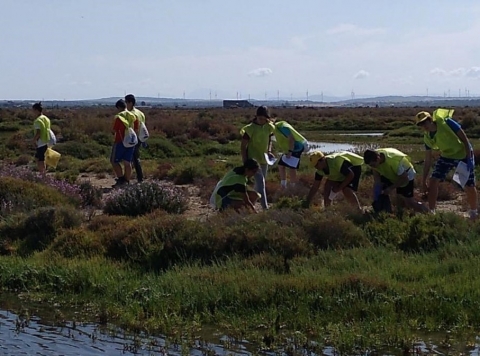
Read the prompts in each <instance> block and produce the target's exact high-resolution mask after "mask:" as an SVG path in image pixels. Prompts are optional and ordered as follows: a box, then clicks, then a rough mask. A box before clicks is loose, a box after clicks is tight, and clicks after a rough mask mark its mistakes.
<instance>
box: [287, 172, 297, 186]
mask: <svg viewBox="0 0 480 356" xmlns="http://www.w3.org/2000/svg"><path fill="white" fill-rule="evenodd" d="M288 175H289V178H290V184H291V185H292V186H294V185H295V184H297V169H296V168H289V169H288Z"/></svg>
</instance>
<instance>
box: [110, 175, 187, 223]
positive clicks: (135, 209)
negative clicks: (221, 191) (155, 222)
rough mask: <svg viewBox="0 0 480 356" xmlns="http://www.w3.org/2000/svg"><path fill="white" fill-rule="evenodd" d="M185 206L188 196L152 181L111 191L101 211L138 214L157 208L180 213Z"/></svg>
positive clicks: (111, 213) (114, 213)
mask: <svg viewBox="0 0 480 356" xmlns="http://www.w3.org/2000/svg"><path fill="white" fill-rule="evenodd" d="M187 208H188V198H187V197H186V196H185V194H184V193H183V191H182V190H180V189H178V188H176V187H173V186H170V185H165V184H162V183H160V182H158V181H152V182H143V183H140V184H136V185H130V186H128V187H126V188H125V189H121V190H114V191H112V193H111V195H110V196H109V197H108V198H107V199H106V201H105V205H104V208H103V211H104V213H106V214H109V215H127V216H138V215H144V214H147V213H150V212H152V211H154V210H157V209H161V210H165V211H166V212H167V213H171V214H181V213H183V212H185V211H186V210H187Z"/></svg>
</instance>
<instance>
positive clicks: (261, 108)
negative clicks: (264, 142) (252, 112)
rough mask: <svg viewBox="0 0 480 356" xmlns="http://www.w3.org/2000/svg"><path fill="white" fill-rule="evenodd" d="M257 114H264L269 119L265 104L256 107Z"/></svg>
mask: <svg viewBox="0 0 480 356" xmlns="http://www.w3.org/2000/svg"><path fill="white" fill-rule="evenodd" d="M257 116H264V117H267V118H269V119H270V113H269V112H268V108H267V107H266V106H259V107H258V108H257Z"/></svg>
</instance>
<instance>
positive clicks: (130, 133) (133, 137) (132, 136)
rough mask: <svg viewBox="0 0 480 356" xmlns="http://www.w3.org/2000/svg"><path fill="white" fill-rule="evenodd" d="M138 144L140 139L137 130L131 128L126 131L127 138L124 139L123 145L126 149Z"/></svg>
mask: <svg viewBox="0 0 480 356" xmlns="http://www.w3.org/2000/svg"><path fill="white" fill-rule="evenodd" d="M137 143H138V137H137V134H136V133H135V130H134V129H133V128H131V127H129V128H128V129H127V128H126V129H125V137H124V138H123V145H124V146H125V147H126V148H130V147H134V146H136V145H137Z"/></svg>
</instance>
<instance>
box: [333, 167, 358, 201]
mask: <svg viewBox="0 0 480 356" xmlns="http://www.w3.org/2000/svg"><path fill="white" fill-rule="evenodd" d="M352 167H353V165H352V164H351V163H350V162H348V161H344V162H343V163H342V167H341V168H340V173H342V174H343V175H344V176H345V179H344V180H343V181H342V183H340V185H338V186H337V187H333V188H332V191H333V192H334V193H338V192H341V191H342V190H343V189H344V188H345V187H346V186H347V185H349V184H350V182H351V181H352V180H353V178H355V173H353V171H352Z"/></svg>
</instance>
